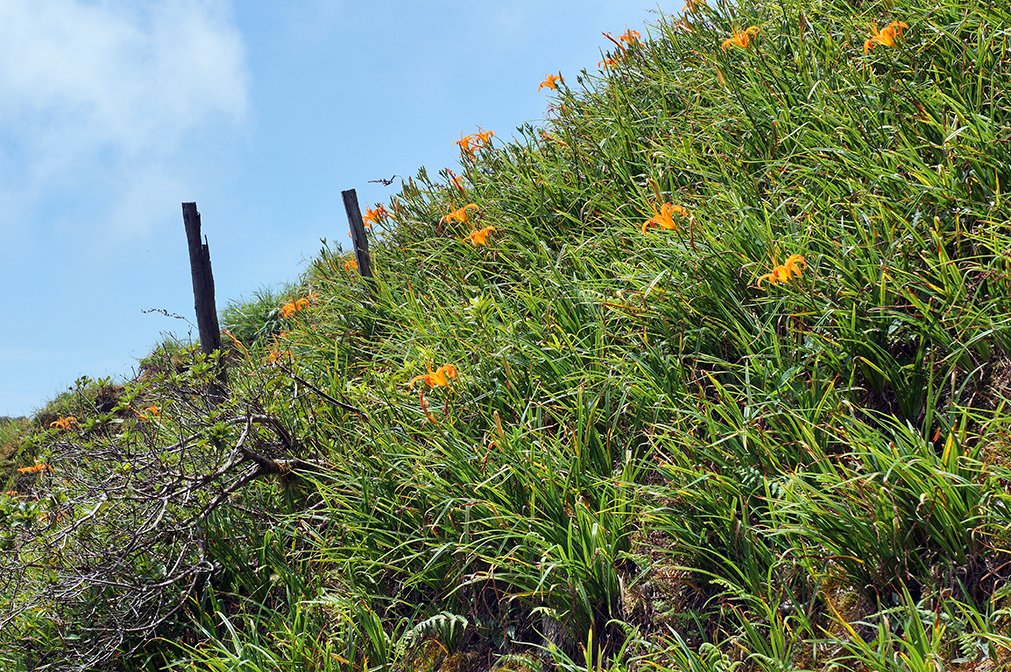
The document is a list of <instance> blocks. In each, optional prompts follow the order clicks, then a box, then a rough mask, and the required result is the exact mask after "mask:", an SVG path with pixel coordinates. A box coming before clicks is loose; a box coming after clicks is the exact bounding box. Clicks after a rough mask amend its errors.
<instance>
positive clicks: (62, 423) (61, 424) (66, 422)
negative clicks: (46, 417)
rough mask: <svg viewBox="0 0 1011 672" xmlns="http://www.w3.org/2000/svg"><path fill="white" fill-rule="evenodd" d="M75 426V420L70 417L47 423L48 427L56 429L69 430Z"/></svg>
mask: <svg viewBox="0 0 1011 672" xmlns="http://www.w3.org/2000/svg"><path fill="white" fill-rule="evenodd" d="M76 424H77V418H75V417H74V416H72V415H68V416H66V417H64V418H59V419H57V420H53V421H52V422H50V423H49V426H50V427H55V428H56V429H70V428H71V427H72V426H73V425H76Z"/></svg>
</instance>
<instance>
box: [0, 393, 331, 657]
mask: <svg viewBox="0 0 1011 672" xmlns="http://www.w3.org/2000/svg"><path fill="white" fill-rule="evenodd" d="M205 408H206V407H205ZM116 410H117V411H118V414H117V413H116V412H112V413H109V414H106V416H103V418H102V419H101V420H100V421H94V422H90V423H85V424H82V425H81V426H80V427H79V428H74V429H73V430H69V431H61V430H53V432H52V433H53V434H55V435H56V436H55V439H56V440H55V441H54V442H53V443H52V444H49V445H47V450H48V452H50V453H51V455H50V456H49V457H47V462H48V465H49V467H50V468H48V469H45V470H36V471H35V472H33V473H28V472H27V470H25V472H26V473H25V475H23V476H21V477H20V480H19V482H18V483H17V490H16V492H11V493H8V494H7V495H6V496H5V499H4V500H3V502H2V503H0V598H3V599H0V651H15V650H17V651H20V655H22V656H24V662H25V663H26V664H27V667H28V668H29V669H34V670H44V669H60V670H63V669H74V668H77V669H95V668H97V667H100V666H101V665H103V663H105V662H107V661H108V660H109V659H110V658H111V657H112V655H113V654H114V652H119V654H120V655H123V654H125V653H129V652H131V651H134V650H136V649H137V648H138V647H139V646H142V645H143V644H144V642H145V641H146V640H147V639H148V638H149V637H150V636H151V635H152V633H154V632H155V631H156V630H157V629H158V628H159V627H161V626H162V625H163V624H165V623H166V621H168V620H169V619H171V618H173V616H175V615H176V614H177V613H178V611H179V610H180V609H182V608H183V607H184V606H185V604H186V602H187V600H189V599H190V598H193V597H196V596H198V595H199V593H200V591H201V589H202V587H203V586H205V585H206V582H207V581H208V579H209V578H210V577H211V576H212V575H213V573H214V571H215V567H214V564H213V562H212V559H211V557H210V556H209V554H208V552H207V548H206V541H207V540H206V538H205V534H204V526H203V523H204V522H205V520H206V519H207V517H208V516H210V515H212V514H213V513H214V512H215V511H218V510H220V509H221V508H222V507H225V506H230V507H232V508H235V507H237V506H241V502H242V501H243V500H246V501H247V502H248V501H249V498H250V497H255V495H252V494H249V493H248V492H247V489H246V488H245V486H247V485H249V484H250V483H252V482H253V481H255V480H257V479H259V478H261V477H264V476H269V475H283V474H289V473H292V472H296V471H300V470H304V469H306V468H308V467H310V466H311V465H309V464H307V463H306V462H303V461H301V460H299V459H298V458H296V457H295V456H296V455H298V453H299V446H298V445H297V443H296V441H295V440H294V439H293V438H292V435H291V433H290V432H289V431H288V429H287V428H286V427H285V426H284V425H283V424H282V423H281V422H280V421H279V420H277V419H275V418H273V417H271V416H268V415H266V414H264V413H262V412H258V410H257V409H256V408H255V407H253V406H249V407H247V408H245V409H241V410H240V409H236V408H234V407H232V408H216V409H214V410H213V412H212V413H211V415H210V416H209V417H208V418H206V419H205V421H204V422H203V423H202V425H201V429H200V430H199V431H196V432H193V433H191V434H189V435H187V436H182V437H172V438H174V440H171V439H169V437H168V436H167V435H169V434H170V433H171V432H173V431H175V432H178V431H179V429H178V427H183V426H185V424H184V423H180V424H178V425H176V424H172V423H163V422H162V421H161V419H159V418H150V417H149V416H147V415H142V414H140V413H137V412H136V411H133V407H132V406H130V405H129V404H128V403H126V404H125V405H124V404H120V406H119V407H118V408H117V409H116ZM129 411H133V414H132V415H133V417H131V413H130V412H129ZM190 427H192V425H190ZM167 439H168V440H171V443H168V445H166V442H167ZM240 491H241V492H240ZM242 510H243V511H244V515H249V516H255V517H258V518H260V519H262V521H263V522H269V519H270V516H271V513H270V507H269V506H263V507H257V506H251V507H243V509H242ZM2 662H3V661H2V659H0V663H2Z"/></svg>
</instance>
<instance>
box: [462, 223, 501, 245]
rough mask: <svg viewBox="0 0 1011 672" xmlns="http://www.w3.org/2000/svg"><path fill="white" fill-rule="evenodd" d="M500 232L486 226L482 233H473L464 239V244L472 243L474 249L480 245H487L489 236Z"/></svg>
mask: <svg viewBox="0 0 1011 672" xmlns="http://www.w3.org/2000/svg"><path fill="white" fill-rule="evenodd" d="M496 231H498V229H496V228H495V227H494V226H486V227H484V228H483V229H481V230H480V231H471V232H470V234H468V235H467V236H466V237H464V239H463V242H465V243H470V244H471V245H473V246H474V247H477V246H478V245H487V244H488V236H489V235H491V234H492V233H495V232H496Z"/></svg>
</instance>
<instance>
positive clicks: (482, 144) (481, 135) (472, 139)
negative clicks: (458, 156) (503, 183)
mask: <svg viewBox="0 0 1011 672" xmlns="http://www.w3.org/2000/svg"><path fill="white" fill-rule="evenodd" d="M493 135H495V131H478V132H477V133H471V134H470V135H465V136H463V137H462V138H460V139H459V140H457V141H456V144H457V145H459V146H460V151H461V152H463V154H464V155H466V156H467V158H469V159H471V160H473V159H474V158H475V156H476V153H477V150H479V149H488V145H489V144H490V143H491V138H492V136H493Z"/></svg>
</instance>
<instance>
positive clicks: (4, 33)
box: [0, 0, 248, 230]
mask: <svg viewBox="0 0 1011 672" xmlns="http://www.w3.org/2000/svg"><path fill="white" fill-rule="evenodd" d="M229 9H230V7H229V5H228V4H227V2H226V1H225V0H168V1H166V2H146V3H138V2H136V1H133V0H97V1H96V0H90V1H89V0H46V1H45V2H38V0H2V2H0V138H3V140H0V178H2V179H3V181H4V183H5V186H4V189H5V190H6V193H0V202H5V201H8V202H9V201H13V202H14V204H15V208H14V211H15V214H14V215H13V217H12V221H11V222H8V221H4V220H0V230H2V229H3V228H5V227H6V225H8V224H11V223H13V221H15V220H16V221H22V222H23V221H24V220H25V219H26V218H27V219H32V211H33V206H36V205H38V204H40V203H43V204H47V205H48V204H50V203H51V202H52V201H53V200H54V199H55V200H59V199H61V198H66V197H67V194H68V192H73V191H75V190H79V189H81V188H83V187H84V186H85V185H86V184H89V183H92V184H104V185H108V184H118V185H119V186H120V189H121V191H122V193H124V194H128V195H129V196H128V198H131V199H136V198H138V196H137V194H138V193H140V192H142V191H143V190H144V188H145V184H150V183H151V182H152V176H151V174H150V171H149V170H147V171H145V170H142V168H143V167H145V166H151V165H152V163H155V162H156V163H158V164H160V165H161V166H162V167H161V169H160V172H165V173H166V174H164V175H160V176H159V177H158V179H157V180H155V181H156V182H159V183H160V184H163V185H164V184H165V183H167V182H173V181H176V178H175V177H174V176H172V175H171V174H170V173H171V172H172V165H173V164H174V163H175V162H176V161H177V160H179V159H180V158H181V149H182V148H183V146H184V144H185V142H186V140H187V139H188V138H190V137H193V136H194V135H195V134H196V133H197V132H201V131H202V132H205V133H206V132H207V131H208V129H213V128H215V127H219V126H222V125H224V126H225V127H233V126H236V125H237V124H240V123H241V122H242V120H243V118H244V116H245V114H246V108H247V99H248V92H247V91H248V75H247V72H246V65H245V54H244V49H243V45H242V40H241V36H240V34H239V32H238V31H237V29H236V28H235V27H234V26H233V25H232V23H231V17H230V13H229ZM139 168H141V170H138V169H139ZM135 178H136V179H135ZM115 207H116V206H115V204H113V208H114V209H115ZM120 207H122V206H120ZM127 207H128V206H127ZM8 212H10V211H8ZM6 217H7V216H5V218H6Z"/></svg>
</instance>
